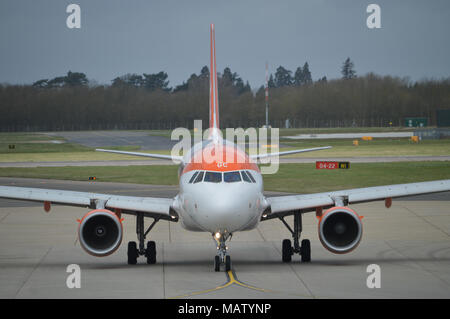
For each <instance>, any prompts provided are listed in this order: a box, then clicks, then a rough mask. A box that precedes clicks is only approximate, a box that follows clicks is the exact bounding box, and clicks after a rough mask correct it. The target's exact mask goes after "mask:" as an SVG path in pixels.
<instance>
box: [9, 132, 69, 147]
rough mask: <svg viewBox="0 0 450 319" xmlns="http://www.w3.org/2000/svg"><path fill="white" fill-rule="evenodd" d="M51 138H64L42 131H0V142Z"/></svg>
mask: <svg viewBox="0 0 450 319" xmlns="http://www.w3.org/2000/svg"><path fill="white" fill-rule="evenodd" d="M52 140H59V141H61V140H64V138H62V137H60V136H49V135H47V134H42V133H34V132H33V133H23V132H14V133H4V132H2V133H0V143H6V144H14V143H24V142H26V143H29V142H36V141H52Z"/></svg>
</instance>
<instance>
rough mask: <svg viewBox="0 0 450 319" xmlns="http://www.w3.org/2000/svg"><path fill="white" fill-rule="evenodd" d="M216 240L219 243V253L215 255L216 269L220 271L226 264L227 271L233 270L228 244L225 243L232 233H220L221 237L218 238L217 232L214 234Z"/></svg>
mask: <svg viewBox="0 0 450 319" xmlns="http://www.w3.org/2000/svg"><path fill="white" fill-rule="evenodd" d="M213 237H214V240H215V241H216V244H217V255H216V256H215V257H214V271H220V266H221V265H224V266H225V271H226V272H228V271H230V270H231V257H230V255H227V246H226V244H225V242H226V240H227V239H228V238H231V237H232V234H220V238H217V234H213Z"/></svg>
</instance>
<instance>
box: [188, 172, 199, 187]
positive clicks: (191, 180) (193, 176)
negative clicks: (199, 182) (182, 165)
mask: <svg viewBox="0 0 450 319" xmlns="http://www.w3.org/2000/svg"><path fill="white" fill-rule="evenodd" d="M197 174H198V171H197V172H195V173H194V175H192V177H191V179H190V180H189V184H191V183H192V182H193V181H194V179H195V176H197Z"/></svg>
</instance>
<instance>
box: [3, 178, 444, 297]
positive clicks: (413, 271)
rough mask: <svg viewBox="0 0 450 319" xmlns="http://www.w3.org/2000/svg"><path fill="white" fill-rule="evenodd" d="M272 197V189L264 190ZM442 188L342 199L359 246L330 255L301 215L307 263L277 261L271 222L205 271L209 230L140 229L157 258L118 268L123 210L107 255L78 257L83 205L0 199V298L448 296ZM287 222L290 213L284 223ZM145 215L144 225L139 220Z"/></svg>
mask: <svg viewBox="0 0 450 319" xmlns="http://www.w3.org/2000/svg"><path fill="white" fill-rule="evenodd" d="M0 185H15V186H28V187H45V188H56V189H57V188H59V189H70V190H83V191H95V192H104V193H114V194H126V195H141V196H164V197H166V196H167V197H171V196H173V195H175V194H176V192H177V187H172V186H155V185H136V184H118V183H98V182H91V183H89V182H67V181H46V180H28V179H7V178H1V179H0ZM267 195H268V196H270V195H273V194H272V193H269V194H267ZM449 200H450V193H449V192H447V193H443V194H434V195H426V196H425V195H423V196H421V197H415V198H414V200H394V202H393V205H392V207H391V208H390V209H386V208H385V207H384V204H383V202H374V203H366V204H359V205H352V206H351V207H352V208H353V209H355V210H356V211H357V212H358V213H360V214H361V215H363V216H364V219H363V224H364V235H363V240H362V241H361V243H360V245H359V247H358V248H357V249H356V250H354V251H353V252H351V253H350V254H346V255H334V254H332V253H330V252H328V251H327V250H326V249H324V248H323V247H322V245H321V244H320V241H319V239H318V237H317V220H316V218H315V215H314V214H306V215H305V216H304V219H303V229H304V232H303V234H302V237H303V238H309V239H310V240H311V246H312V261H311V263H301V262H300V260H299V257H298V256H294V258H293V262H292V263H288V264H285V263H282V262H281V241H282V239H284V238H290V234H289V233H288V231H287V230H286V228H285V227H284V226H283V224H282V223H281V222H280V221H278V220H270V221H266V222H264V223H261V225H260V226H259V227H258V228H257V229H256V230H252V231H248V232H242V233H236V234H234V236H233V239H232V240H231V242H229V244H228V247H229V252H230V255H231V256H232V262H233V266H232V269H233V272H232V273H231V274H226V273H225V272H223V271H222V272H219V273H217V272H214V269H213V257H214V255H215V251H216V249H215V244H214V242H213V240H212V239H211V236H210V234H206V233H196V232H188V231H186V230H184V229H182V228H181V227H180V225H179V224H178V223H169V222H166V221H161V222H159V223H157V224H156V226H155V228H154V229H153V230H152V231H151V232H150V238H151V239H152V240H155V241H156V243H157V260H158V262H157V264H155V265H147V264H146V263H145V261H144V260H143V259H142V258H141V259H140V260H139V261H138V264H137V265H134V266H131V265H127V264H126V246H127V245H126V243H127V242H128V241H130V240H136V235H135V221H134V218H132V217H131V216H125V220H124V231H125V234H124V239H123V242H122V245H121V247H120V248H119V250H118V251H117V252H116V253H114V254H113V255H111V256H108V257H104V258H96V257H93V256H90V255H88V254H86V253H85V252H84V251H83V250H82V249H81V248H80V246H79V244H78V241H77V235H76V233H77V227H78V223H77V222H76V219H77V218H80V217H82V216H83V215H84V214H85V213H86V212H87V210H86V209H80V208H73V207H64V206H54V207H52V211H51V212H50V213H45V212H44V211H43V209H41V208H40V207H39V208H38V207H37V206H40V204H36V203H32V204H31V205H32V206H24V204H23V202H21V201H5V200H0V269H1V271H0V298H242V299H249V298H263V299H266V298H449V297H450V205H449ZM287 220H288V222H289V223H291V219H290V218H288V219H287ZM148 222H149V221H147V224H146V225H149V223H148ZM70 264H77V265H79V266H80V269H81V288H79V289H77V288H73V289H69V288H68V287H67V285H66V280H67V278H68V276H69V273H68V272H66V270H67V266H68V265H70ZM371 264H377V265H379V266H380V270H381V287H380V288H372V289H370V288H368V287H367V285H366V281H367V277H368V276H369V275H370V274H369V273H368V272H367V267H368V266H369V265H371Z"/></svg>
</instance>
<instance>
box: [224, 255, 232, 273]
mask: <svg viewBox="0 0 450 319" xmlns="http://www.w3.org/2000/svg"><path fill="white" fill-rule="evenodd" d="M230 270H231V257H230V256H225V271H226V272H228V271H230Z"/></svg>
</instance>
